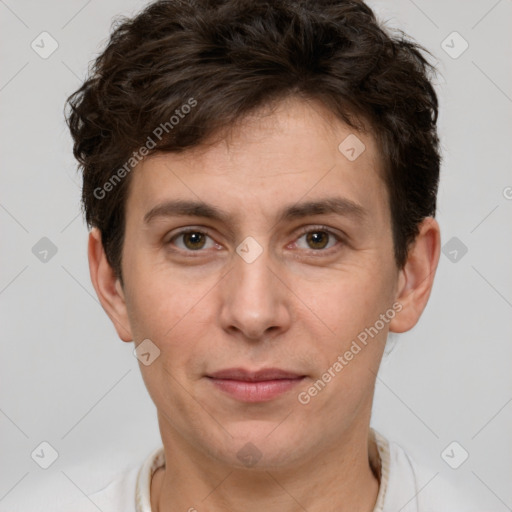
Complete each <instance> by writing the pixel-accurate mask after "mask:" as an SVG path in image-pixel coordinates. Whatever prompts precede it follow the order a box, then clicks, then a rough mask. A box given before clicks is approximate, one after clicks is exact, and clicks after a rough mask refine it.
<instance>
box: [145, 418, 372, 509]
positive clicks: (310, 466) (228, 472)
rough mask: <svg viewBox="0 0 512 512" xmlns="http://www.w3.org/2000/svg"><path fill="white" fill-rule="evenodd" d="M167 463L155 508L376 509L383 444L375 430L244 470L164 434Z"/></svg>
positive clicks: (157, 482)
mask: <svg viewBox="0 0 512 512" xmlns="http://www.w3.org/2000/svg"><path fill="white" fill-rule="evenodd" d="M162 438H163V440H164V451H165V460H166V466H165V467H164V468H162V469H160V470H159V471H157V472H156V473H155V475H154V478H153V481H152V485H151V510H152V512H176V511H180V510H181V511H183V510H185V511H190V512H194V510H197V511H198V512H203V511H205V512H206V511H207V512H221V511H226V510H244V512H260V511H261V510H265V512H277V511H279V512H303V511H304V510H308V512H320V511H322V512H323V511H325V510H337V511H340V512H348V511H353V510H358V511H360V512H372V511H373V509H374V506H375V502H376V500H377V494H378V490H379V482H378V479H377V477H376V475H375V474H374V472H373V471H372V468H371V466H370V462H369V454H371V455H372V458H373V459H374V460H375V457H376V456H377V457H378V455H377V449H376V446H375V445H374V443H373V442H370V437H369V429H368V428H367V429H366V430H363V431H362V430H361V429H357V430H356V431H355V434H354V435H349V436H347V438H346V439H343V440H342V439H340V441H339V442H338V443H337V445H336V446H334V447H332V446H331V447H330V448H329V450H325V451H319V452H318V453H316V454H315V455H314V456H313V457H311V458H310V459H309V460H307V461H303V462H302V463H301V464H297V463H295V464H293V466H292V467H285V468H283V467H279V468H277V469H276V468H274V469H273V468H265V469H256V468H255V467H253V468H250V469H239V468H233V467H230V466H226V465H222V464H219V463H218V461H213V462H212V460H211V459H210V458H206V457H204V455H203V459H202V460H200V459H201V456H199V457H198V454H197V453H195V452H194V450H193V449H192V448H191V447H190V446H187V445H186V444H183V443H178V442H176V439H175V438H174V437H173V436H172V435H171V436H168V437H167V438H166V439H164V436H162Z"/></svg>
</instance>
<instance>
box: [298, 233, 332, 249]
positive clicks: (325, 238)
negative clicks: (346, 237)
mask: <svg viewBox="0 0 512 512" xmlns="http://www.w3.org/2000/svg"><path fill="white" fill-rule="evenodd" d="M340 241H341V240H340V238H339V237H338V236H336V234H335V233H333V232H332V231H329V230H327V229H318V228H317V229H309V231H303V233H302V235H301V236H299V238H298V239H297V242H296V245H297V247H298V248H299V249H306V250H310V251H311V250H312V251H319V252H323V251H324V250H325V252H327V250H328V249H331V248H332V247H334V246H335V245H336V243H337V242H340ZM304 242H305V243H304Z"/></svg>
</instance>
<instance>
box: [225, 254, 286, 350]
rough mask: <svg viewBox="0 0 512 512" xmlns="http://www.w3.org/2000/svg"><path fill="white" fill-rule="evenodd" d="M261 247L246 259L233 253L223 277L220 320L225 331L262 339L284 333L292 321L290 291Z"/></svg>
mask: <svg viewBox="0 0 512 512" xmlns="http://www.w3.org/2000/svg"><path fill="white" fill-rule="evenodd" d="M272 267H276V265H272V261H271V258H269V256H268V251H266V250H264V251H263V252H262V253H261V254H260V255H259V256H258V257H257V258H256V259H255V260H254V261H252V262H248V261H246V260H244V258H242V257H240V256H239V255H238V254H235V255H234V262H233V267H232V268H231V270H230V272H228V274H227V276H226V277H225V279H224V280H223V284H222V289H221V296H222V301H221V311H220V321H221V325H222V327H223V329H224V330H226V331H228V332H230V334H231V335H237V336H239V337H240V338H241V339H247V340H251V341H262V340H265V339H269V338H274V337H276V336H278V335H279V334H281V333H283V332H285V331H286V330H287V329H288V328H289V327H290V324H291V314H290V307H289V306H290V304H289V299H290V297H289V295H290V293H291V292H290V290H289V289H288V288H287V287H286V285H285V284H284V283H283V278H282V276H279V271H278V270H277V269H276V268H272Z"/></svg>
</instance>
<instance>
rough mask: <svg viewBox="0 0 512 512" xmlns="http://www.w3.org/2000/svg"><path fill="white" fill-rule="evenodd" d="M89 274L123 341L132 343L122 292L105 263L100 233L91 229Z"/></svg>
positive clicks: (117, 281) (108, 265) (95, 229)
mask: <svg viewBox="0 0 512 512" xmlns="http://www.w3.org/2000/svg"><path fill="white" fill-rule="evenodd" d="M89 272H90V274H91V281H92V284H93V286H94V289H95V290H96V295H97V296H98V299H99V300H100V302H101V305H102V306H103V309H104V310H105V312H106V313H107V315H108V316H109V318H110V320H111V321H112V323H113V324H114V327H115V329H116V331H117V334H118V336H119V337H120V338H121V339H122V340H123V341H132V340H133V336H132V332H131V328H130V322H129V320H128V314H127V309H126V302H125V298H124V291H123V288H122V286H121V283H120V281H119V278H117V277H116V275H115V272H114V270H113V269H112V267H111V266H110V264H109V263H108V261H107V256H106V255H105V250H104V249H103V243H102V241H101V232H100V231H99V229H98V228H93V229H92V230H91V232H90V233H89Z"/></svg>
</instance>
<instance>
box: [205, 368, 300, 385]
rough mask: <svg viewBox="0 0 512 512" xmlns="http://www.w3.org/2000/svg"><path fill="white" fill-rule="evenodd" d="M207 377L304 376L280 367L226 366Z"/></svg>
mask: <svg viewBox="0 0 512 512" xmlns="http://www.w3.org/2000/svg"><path fill="white" fill-rule="evenodd" d="M208 377H211V378H214V379H226V380H241V381H247V382H260V381H265V380H277V379H298V378H301V377H304V375H300V374H298V373H293V372H288V371H285V370H281V369H280V368H263V369H261V370H257V371H250V370H245V369H244V368H227V369H226V370H220V371H218V372H215V373H211V374H208Z"/></svg>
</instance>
